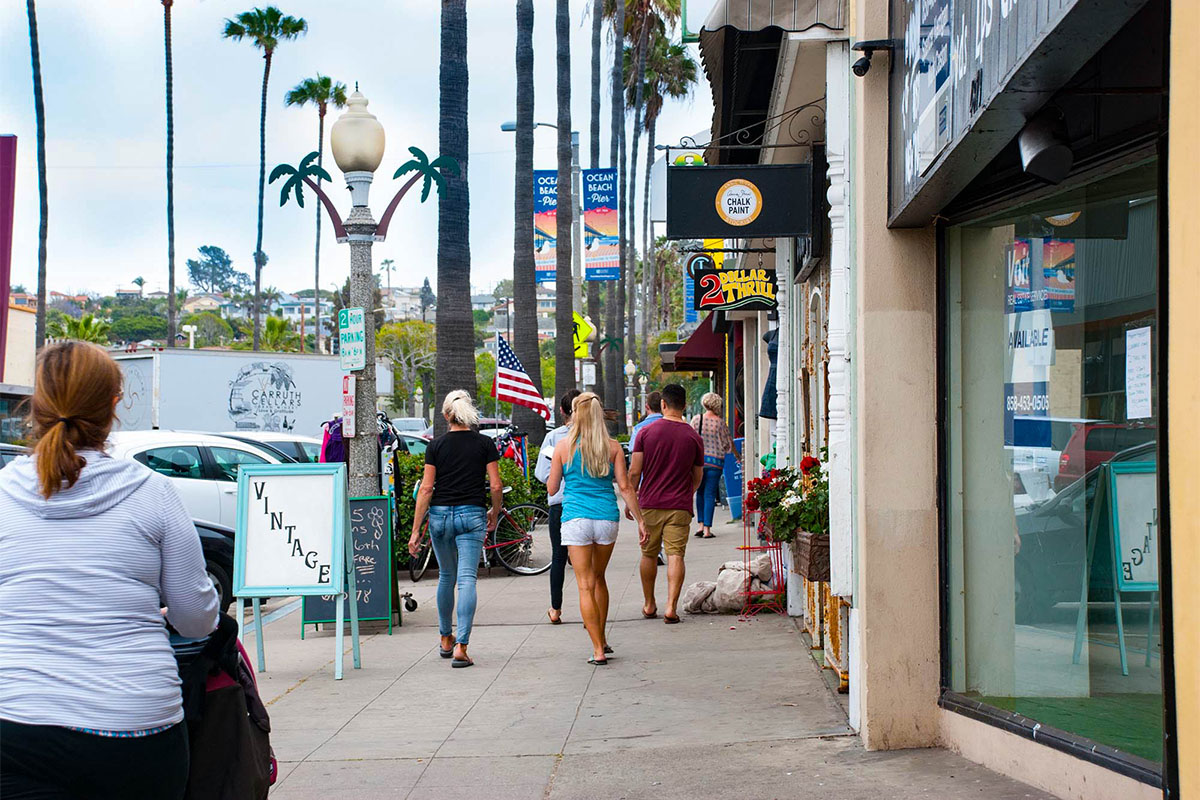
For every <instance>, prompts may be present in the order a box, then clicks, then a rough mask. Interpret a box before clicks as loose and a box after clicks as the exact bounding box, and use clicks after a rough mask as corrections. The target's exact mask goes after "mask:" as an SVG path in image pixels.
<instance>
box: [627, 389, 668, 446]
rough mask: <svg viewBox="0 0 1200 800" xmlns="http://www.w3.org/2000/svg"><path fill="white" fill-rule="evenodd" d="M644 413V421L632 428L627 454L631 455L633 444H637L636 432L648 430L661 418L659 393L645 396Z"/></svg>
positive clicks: (660, 395) (660, 397)
mask: <svg viewBox="0 0 1200 800" xmlns="http://www.w3.org/2000/svg"><path fill="white" fill-rule="evenodd" d="M646 412H647V413H646V417H645V419H643V420H642V421H641V422H639V423H638V424H637V425H634V426H633V433H632V434H630V436H629V452H631V453H632V452H633V446H634V444H636V443H637V436H638V432H639V431H641V430H643V429H645V428H649V427H650V426H651V425H653V424H654V423H656V422H658V421H659V420H660V419H662V418H663V415H662V393H661V392H651V393H650V394H648V395H646Z"/></svg>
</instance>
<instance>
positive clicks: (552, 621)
mask: <svg viewBox="0 0 1200 800" xmlns="http://www.w3.org/2000/svg"><path fill="white" fill-rule="evenodd" d="M546 616H547V617H549V619H550V624H551V625H562V617H561V616H560V617H559V618H558V619H555V618H554V617H551V616H550V612H549V611H547V612H546Z"/></svg>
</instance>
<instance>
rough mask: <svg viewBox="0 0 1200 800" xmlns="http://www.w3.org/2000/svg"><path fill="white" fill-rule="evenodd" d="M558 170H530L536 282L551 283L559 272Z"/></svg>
mask: <svg viewBox="0 0 1200 800" xmlns="http://www.w3.org/2000/svg"><path fill="white" fill-rule="evenodd" d="M557 240H558V170H556V169H535V170H534V171H533V263H534V269H536V270H537V282H538V283H554V280H555V276H556V274H557V270H558V264H557V263H556V262H557V257H556V253H557V245H556V242H557Z"/></svg>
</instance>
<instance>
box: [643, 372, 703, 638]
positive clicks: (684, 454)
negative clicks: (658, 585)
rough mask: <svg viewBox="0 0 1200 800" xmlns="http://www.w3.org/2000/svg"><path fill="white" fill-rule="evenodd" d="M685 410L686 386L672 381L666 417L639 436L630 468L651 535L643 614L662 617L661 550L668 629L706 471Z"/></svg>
mask: <svg viewBox="0 0 1200 800" xmlns="http://www.w3.org/2000/svg"><path fill="white" fill-rule="evenodd" d="M686 407H687V392H686V391H684V388H683V387H682V386H680V385H679V384H677V383H669V384H667V385H666V386H664V387H663V390H662V414H663V418H662V419H661V420H659V421H658V422H656V423H654V424H653V425H651V426H650V427H648V428H646V429H645V430H644V431H643V432H642V434H641V435H640V436H638V439H637V443H636V444H635V445H634V449H633V458H632V461H631V463H630V466H629V480H630V482H631V483H633V485H634V486H637V487H638V502H639V503H641V505H642V508H643V509H644V511H643V512H642V513H643V514H644V516H645V518H646V530H647V532H648V534H649V535H648V536H647V538H646V540H645V541H643V542H642V561H641V566H640V573H641V578H642V595H643V597H644V599H645V603H644V604H643V605H642V616H644V617H646V618H647V619H654V618H656V617H657V616H658V605H657V603H656V601H655V599H654V583H655V581H656V580H657V578H658V554H659V550H660V549H663V550H665V551H666V554H667V609H666V611H665V612H663V619H664V620H665V621H666V623H667V624H668V625H673V624H674V623H676V622H679V614H678V613H677V606H678V604H679V592H680V590H681V589H682V588H683V578H684V574H685V569H684V565H683V557H684V554H685V553H686V552H687V543H688V529H689V528H690V527H691V524H692V498H693V496H694V494H695V491H696V489H697V487H699V486H700V479H701V477H702V475H703V471H704V443H703V442H701V441H700V436H699V435H697V433H696V431H694V430H692V427H691V426H690V425H688V424H687V421H686V420H684V418H683V414H684V410H685V408H686Z"/></svg>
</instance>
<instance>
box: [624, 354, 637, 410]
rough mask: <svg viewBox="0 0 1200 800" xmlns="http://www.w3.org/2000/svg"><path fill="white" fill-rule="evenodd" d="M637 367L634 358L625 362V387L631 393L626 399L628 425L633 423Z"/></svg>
mask: <svg viewBox="0 0 1200 800" xmlns="http://www.w3.org/2000/svg"><path fill="white" fill-rule="evenodd" d="M637 369H638V368H637V364H635V363H633V359H632V358H631V359H629V360H628V361H626V362H625V388H626V391H627V393H628V395H629V396H628V397H627V398H626V401H625V404H626V406H627V407H628V408H629V410H628V411H627V412H625V424H626V425H627V426H632V425H633V376H634V375H637Z"/></svg>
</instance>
